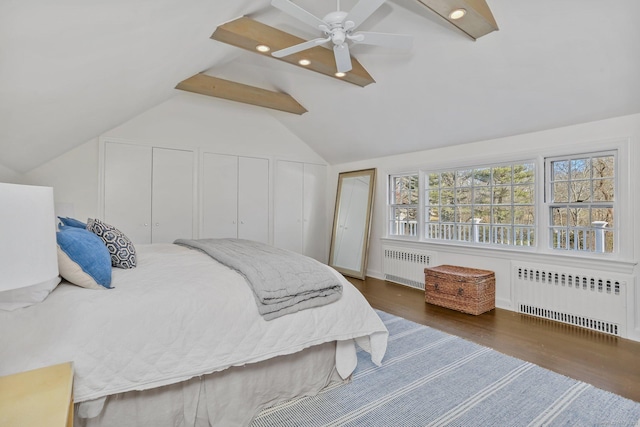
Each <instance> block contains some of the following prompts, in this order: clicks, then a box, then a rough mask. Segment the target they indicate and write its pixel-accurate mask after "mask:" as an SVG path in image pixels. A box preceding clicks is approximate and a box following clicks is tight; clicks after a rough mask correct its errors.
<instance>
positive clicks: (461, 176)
mask: <svg viewBox="0 0 640 427" xmlns="http://www.w3.org/2000/svg"><path fill="white" fill-rule="evenodd" d="M472 177H473V171H472V170H469V169H467V170H459V171H456V186H457V187H469V186H471V178H472Z"/></svg>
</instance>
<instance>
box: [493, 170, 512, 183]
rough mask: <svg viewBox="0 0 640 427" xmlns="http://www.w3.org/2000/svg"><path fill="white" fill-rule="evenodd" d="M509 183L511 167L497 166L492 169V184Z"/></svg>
mask: <svg viewBox="0 0 640 427" xmlns="http://www.w3.org/2000/svg"><path fill="white" fill-rule="evenodd" d="M509 183H511V166H499V167H495V168H493V184H509Z"/></svg>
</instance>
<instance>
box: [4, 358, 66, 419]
mask: <svg viewBox="0 0 640 427" xmlns="http://www.w3.org/2000/svg"><path fill="white" fill-rule="evenodd" d="M0 426H2V427H14V426H16V427H17V426H20V427H41V426H50V427H65V426H66V427H72V426H73V365H72V363H71V362H68V363H62V364H60V365H53V366H48V367H46V368H40V369H35V370H33V371H27V372H21V373H18V374H14V375H7V376H6V377H0Z"/></svg>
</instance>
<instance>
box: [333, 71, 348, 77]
mask: <svg viewBox="0 0 640 427" xmlns="http://www.w3.org/2000/svg"><path fill="white" fill-rule="evenodd" d="M346 75H347V73H340V72H337V73H336V74H335V76H336V77H344V76H346Z"/></svg>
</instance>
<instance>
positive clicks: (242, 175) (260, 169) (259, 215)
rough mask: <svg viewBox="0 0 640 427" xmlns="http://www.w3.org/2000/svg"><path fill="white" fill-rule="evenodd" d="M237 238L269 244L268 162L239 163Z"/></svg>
mask: <svg viewBox="0 0 640 427" xmlns="http://www.w3.org/2000/svg"><path fill="white" fill-rule="evenodd" d="M238 168H239V169H238V221H239V222H238V238H240V239H248V240H255V241H258V242H263V243H269V160H267V159H259V158H253V157H240V158H239V159H238Z"/></svg>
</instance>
